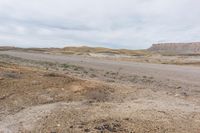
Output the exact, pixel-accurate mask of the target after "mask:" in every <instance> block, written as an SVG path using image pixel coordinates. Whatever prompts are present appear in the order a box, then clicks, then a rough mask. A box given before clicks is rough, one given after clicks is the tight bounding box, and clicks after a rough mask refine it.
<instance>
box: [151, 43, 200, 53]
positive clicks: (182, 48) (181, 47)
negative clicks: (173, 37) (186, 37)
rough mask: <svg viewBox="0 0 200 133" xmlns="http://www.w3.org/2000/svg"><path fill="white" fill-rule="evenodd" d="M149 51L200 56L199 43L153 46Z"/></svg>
mask: <svg viewBox="0 0 200 133" xmlns="http://www.w3.org/2000/svg"><path fill="white" fill-rule="evenodd" d="M148 50H149V51H154V52H163V53H164V52H166V53H174V54H200V42H193V43H159V44H153V45H152V47H151V48H149V49H148Z"/></svg>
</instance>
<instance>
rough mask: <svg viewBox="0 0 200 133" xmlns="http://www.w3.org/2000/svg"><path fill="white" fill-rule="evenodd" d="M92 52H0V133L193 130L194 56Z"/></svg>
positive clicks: (196, 110) (196, 99)
mask: <svg viewBox="0 0 200 133" xmlns="http://www.w3.org/2000/svg"><path fill="white" fill-rule="evenodd" d="M93 50H94V49H92V51H93ZM92 51H90V50H88V49H86V48H84V50H83V49H82V50H81V49H78V50H77V49H74V48H70V49H69V48H68V49H64V50H62V51H61V50H60V49H13V48H2V49H0V133H86V132H89V133H111V132H117V133H200V67H199V64H200V56H199V55H169V54H165V55H163V54H158V53H152V52H148V51H134V52H132V51H128V50H121V51H116V50H112V51H111V52H110V51H109V49H98V50H97V51H96V52H92ZM102 51H104V52H102ZM105 51H106V52H105Z"/></svg>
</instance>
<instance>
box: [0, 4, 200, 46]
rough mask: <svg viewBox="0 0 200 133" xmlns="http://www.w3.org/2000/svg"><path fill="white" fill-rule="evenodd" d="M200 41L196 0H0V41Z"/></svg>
mask: <svg viewBox="0 0 200 133" xmlns="http://www.w3.org/2000/svg"><path fill="white" fill-rule="evenodd" d="M196 41H200V0H0V45H1V46H2V45H6V46H19V47H64V46H70V45H72V46H79V45H88V46H101V47H111V48H129V49H143V48H148V47H149V46H150V45H151V44H152V43H157V42H196Z"/></svg>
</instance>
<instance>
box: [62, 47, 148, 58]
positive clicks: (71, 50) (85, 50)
mask: <svg viewBox="0 0 200 133" xmlns="http://www.w3.org/2000/svg"><path fill="white" fill-rule="evenodd" d="M60 50H61V51H62V52H63V53H66V54H89V53H96V54H98V53H106V54H122V55H130V56H136V55H138V56H139V55H147V54H148V52H147V51H146V50H128V49H110V48H103V47H86V46H83V47H65V48H63V49H60Z"/></svg>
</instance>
